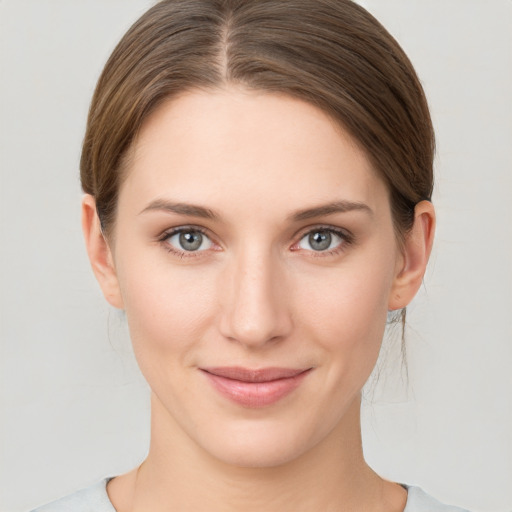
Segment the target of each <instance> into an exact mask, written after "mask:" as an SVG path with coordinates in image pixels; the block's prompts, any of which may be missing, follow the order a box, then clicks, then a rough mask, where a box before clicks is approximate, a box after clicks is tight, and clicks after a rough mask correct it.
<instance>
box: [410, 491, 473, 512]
mask: <svg viewBox="0 0 512 512" xmlns="http://www.w3.org/2000/svg"><path fill="white" fill-rule="evenodd" d="M404 487H405V488H406V489H407V504H406V505H405V509H404V512H468V511H467V510H465V509H462V508H459V507H453V506H451V505H444V504H443V503H441V502H440V501H437V500H436V499H435V498H432V496H430V495H428V494H427V493H426V492H425V491H423V490H421V489H420V488H419V487H412V486H408V485H404Z"/></svg>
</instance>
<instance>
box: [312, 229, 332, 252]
mask: <svg viewBox="0 0 512 512" xmlns="http://www.w3.org/2000/svg"><path fill="white" fill-rule="evenodd" d="M331 239H332V236H331V233H329V232H328V231H317V232H316V233H311V235H309V244H310V245H311V247H312V248H313V250H315V251H325V249H328V248H329V246H330V245H331Z"/></svg>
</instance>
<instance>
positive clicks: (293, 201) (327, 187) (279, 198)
mask: <svg viewBox="0 0 512 512" xmlns="http://www.w3.org/2000/svg"><path fill="white" fill-rule="evenodd" d="M130 191H131V192H134V191H136V192H137V197H138V198H139V200H140V202H142V201H144V200H146V201H147V200H154V199H155V198H158V197H159V196H162V197H164V196H165V195H166V194H169V195H171V196H172V197H173V198H178V199H179V200H180V201H191V202H194V203H198V202H199V203H206V204H210V203H215V204H211V206H212V207H213V206H214V207H215V208H216V209H218V207H219V206H222V207H223V208H229V207H230V206H233V207H234V206H235V205H238V206H239V207H242V206H244V205H250V204H252V205H253V206H254V205H259V204H261V201H266V202H272V203H273V204H278V205H281V206H282V207H283V209H286V208H290V209H292V208H296V207H297V206H301V205H300V204H299V205H297V203H301V202H302V203H304V202H307V203H321V202H329V201H332V200H333V199H334V200H336V199H340V198H341V199H346V200H353V201H364V202H370V203H378V202H379V201H378V199H379V198H380V196H382V194H384V196H387V192H386V190H385V186H384V184H383V183H382V180H381V179H380V178H379V177H378V176H377V175H376V173H375V172H374V170H373V169H372V167H371V165H370V162H369V160H368V159H367V157H366V155H365V153H364V152H363V151H362V150H361V149H360V148H359V146H358V145H357V144H356V143H355V141H354V140H353V139H352V138H351V137H350V136H349V134H348V133H346V132H345V131H344V130H343V129H342V128H341V127H340V125H338V124H337V123H335V122H334V121H333V120H332V119H331V118H330V117H329V116H327V115H326V114H325V113H324V112H323V111H321V110H320V109H318V108H315V107H314V106H312V105H310V104H308V103H306V102H303V101H300V100H297V99H294V98H291V97H288V96H285V95H279V94H270V93H266V92H254V91H248V90H244V89H240V88H228V89H223V90H215V91H190V92H187V93H184V94H182V95H180V96H178V97H176V98H173V99H171V100H168V101H167V102H165V103H164V104H163V105H161V106H160V107H159V108H158V109H157V110H156V111H155V112H154V113H153V114H152V115H151V116H150V118H149V119H148V120H147V121H146V122H145V124H144V125H143V127H142V129H141V131H140V133H139V135H138V137H137V139H136V141H135V143H134V146H133V148H132V155H131V158H130V161H129V164H128V166H127V178H126V181H125V183H124V184H123V186H122V189H121V194H120V200H121V199H122V197H123V196H127V195H130V196H132V195H133V194H130ZM131 199H132V200H136V199H135V198H134V197H131ZM380 199H382V198H380ZM141 206H142V204H141ZM386 206H387V205H386Z"/></svg>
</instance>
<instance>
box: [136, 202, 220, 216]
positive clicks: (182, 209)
mask: <svg viewBox="0 0 512 512" xmlns="http://www.w3.org/2000/svg"><path fill="white" fill-rule="evenodd" d="M155 210H156V211H158V210H160V211H164V212H169V213H177V214H178V215H187V216H190V217H198V218H201V219H211V220H216V219H218V218H219V215H218V214H216V213H215V212H214V211H213V210H210V209H209V208H204V207H203V206H198V205H195V204H188V203H175V202H173V201H168V200H165V199H156V200H155V201H152V202H151V203H149V204H148V206H146V208H144V209H143V210H142V211H141V212H140V213H139V215H141V214H143V213H146V212H151V211H155Z"/></svg>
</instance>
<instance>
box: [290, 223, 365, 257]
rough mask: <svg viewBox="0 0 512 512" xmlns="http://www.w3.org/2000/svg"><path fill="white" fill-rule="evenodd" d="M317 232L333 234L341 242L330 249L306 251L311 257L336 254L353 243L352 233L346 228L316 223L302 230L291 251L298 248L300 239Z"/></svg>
mask: <svg viewBox="0 0 512 512" xmlns="http://www.w3.org/2000/svg"><path fill="white" fill-rule="evenodd" d="M318 232H324V233H330V234H332V235H335V236H337V237H339V238H340V240H341V242H340V243H339V245H337V246H336V247H334V248H333V249H330V250H325V251H314V250H311V251H308V252H309V253H310V255H311V256H312V257H313V258H325V257H329V256H337V255H339V254H341V253H342V252H344V251H345V250H347V248H348V247H349V246H350V245H353V244H354V241H355V239H354V236H353V235H352V233H350V232H348V231H346V230H343V229H340V228H335V227H333V226H325V225H317V226H312V227H311V226H310V227H308V228H306V229H305V230H303V231H302V233H301V234H300V236H299V240H298V242H295V243H294V244H293V246H292V251H298V250H300V248H299V247H298V246H299V244H300V243H301V242H302V240H304V238H305V237H307V236H308V235H311V234H313V233H318Z"/></svg>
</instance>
